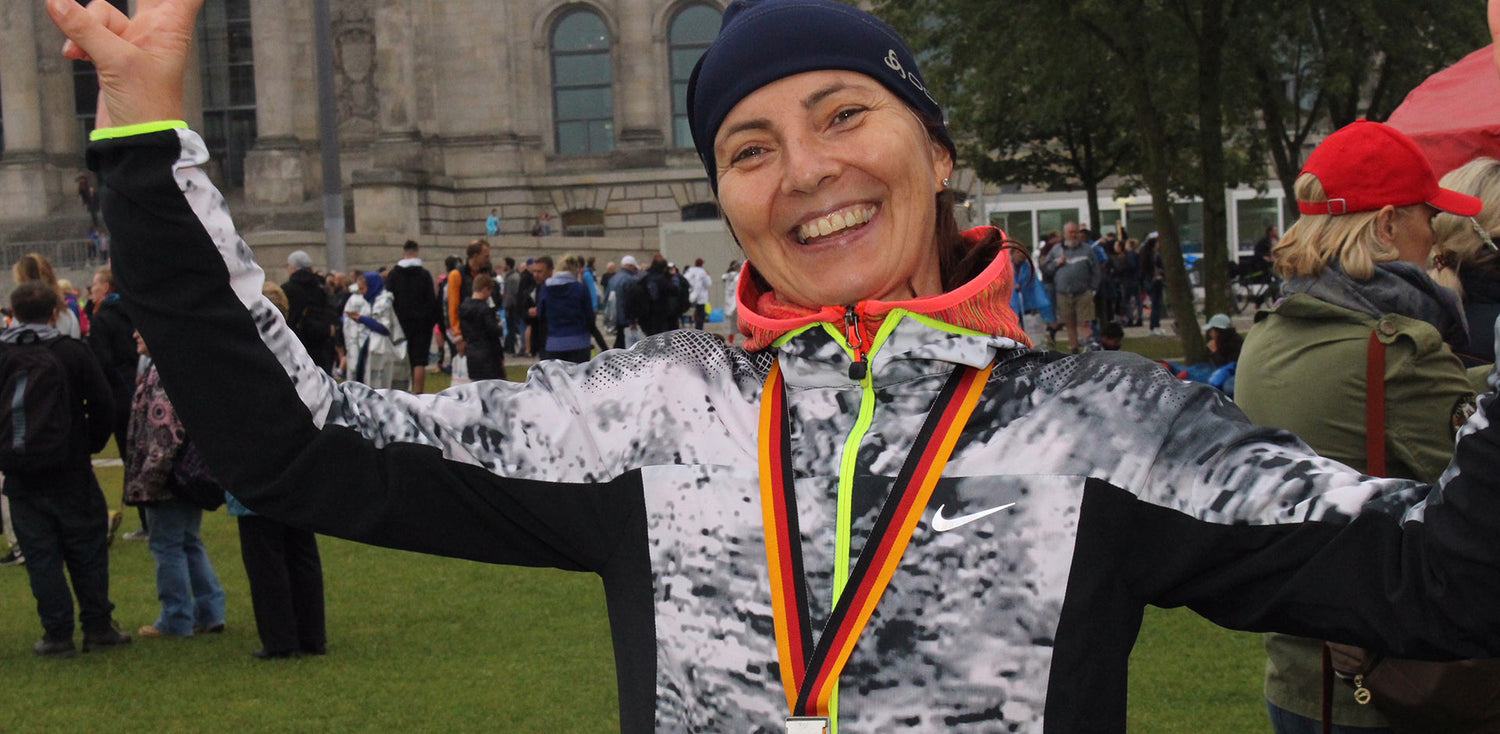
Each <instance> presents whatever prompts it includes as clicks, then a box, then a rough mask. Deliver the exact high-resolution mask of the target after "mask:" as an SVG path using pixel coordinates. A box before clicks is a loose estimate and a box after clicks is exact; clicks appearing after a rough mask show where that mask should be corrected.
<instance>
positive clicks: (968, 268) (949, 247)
mask: <svg viewBox="0 0 1500 734" xmlns="http://www.w3.org/2000/svg"><path fill="white" fill-rule="evenodd" d="M909 109H911V111H912V114H914V115H916V116H917V120H919V121H920V122H921V123H922V129H923V130H925V131H926V132H927V139H928V141H929V142H931V143H933V144H941V143H942V141H943V140H944V139H945V137H944V136H945V135H946V134H947V133H946V128H944V127H943V123H942V121H941V120H935V119H933V118H932V117H930V116H929V115H926V114H924V113H923V112H921V111H919V110H917V109H916V108H910V107H909ZM935 198H936V201H935V202H934V205H935V206H936V208H937V212H936V213H937V216H936V217H934V220H935V222H934V225H933V240H932V241H933V243H934V244H935V245H936V246H937V255H938V270H939V272H940V273H941V274H942V279H943V290H944V291H951V290H953V289H954V288H957V287H959V286H961V285H963V284H964V283H967V282H969V281H970V280H973V279H974V278H975V276H978V275H979V273H980V272H982V271H983V270H984V269H985V268H986V267H989V264H990V263H992V262H994V260H995V257H996V256H997V255H999V254H1000V247H1001V242H1000V239H999V238H998V237H992V238H989V239H986V240H985V241H984V242H982V243H980V244H978V245H970V244H969V243H968V242H967V241H966V240H964V236H963V230H961V229H959V226H958V217H957V215H955V214H954V207H955V205H956V204H957V203H958V195H957V194H955V193H954V192H953V189H950V188H946V187H945V188H943V190H942V191H939V192H938V193H937V196H936V197H935Z"/></svg>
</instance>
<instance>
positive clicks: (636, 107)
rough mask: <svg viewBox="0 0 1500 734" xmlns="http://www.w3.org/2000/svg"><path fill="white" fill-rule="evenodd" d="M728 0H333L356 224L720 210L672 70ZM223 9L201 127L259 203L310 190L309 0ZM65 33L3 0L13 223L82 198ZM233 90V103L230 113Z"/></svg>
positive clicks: (204, 73)
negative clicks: (684, 131)
mask: <svg viewBox="0 0 1500 734" xmlns="http://www.w3.org/2000/svg"><path fill="white" fill-rule="evenodd" d="M121 4H122V5H123V4H124V3H123V0H122V2H121ZM722 5H723V3H722V2H719V0H585V1H583V2H579V1H578V0H507V1H506V2H495V1H494V0H376V1H375V2H370V1H369V0H331V10H332V18H333V23H332V25H333V28H332V30H333V39H334V54H335V56H334V58H335V74H336V79H337V81H336V86H337V90H338V117H339V122H338V130H339V138H340V147H341V153H342V155H341V167H342V171H343V178H344V182H343V183H344V187H345V196H346V199H347V201H348V203H349V204H350V205H352V214H353V216H352V220H353V221H352V229H353V230H354V232H356V233H396V234H407V235H413V236H415V235H460V234H465V235H472V234H476V233H482V232H483V223H484V220H485V218H486V217H487V216H488V215H489V213H490V210H491V209H495V210H497V211H498V214H499V216H500V219H501V222H502V225H501V231H502V233H504V234H529V233H530V231H531V228H532V226H533V223H534V221H535V220H536V218H537V215H538V213H539V212H542V211H547V212H549V213H550V214H551V215H552V216H553V217H554V218H555V222H556V224H555V225H554V226H555V227H556V228H557V230H558V231H557V232H556V233H557V234H590V235H601V234H603V235H608V236H611V237H616V236H623V237H629V238H641V239H650V238H653V237H654V236H655V231H656V230H657V228H658V226H659V225H660V224H663V223H667V222H676V221H681V220H682V219H683V218H684V212H686V214H687V217H688V218H689V219H691V218H695V217H703V218H713V217H714V216H716V210H715V208H714V206H713V196H712V192H711V191H710V190H709V187H708V185H707V182H706V180H705V179H704V175H703V171H702V169H701V167H700V166H699V164H698V162H697V159H696V157H695V156H694V155H693V152H692V148H691V146H690V144H689V143H688V142H687V141H686V140H681V139H677V138H676V137H674V112H680V102H678V103H677V105H678V109H676V110H674V99H673V93H674V82H673V75H674V74H676V75H677V76H678V77H679V79H680V80H685V78H686V74H687V71H688V70H689V69H690V68H691V63H692V60H694V59H695V58H696V52H695V50H694V49H695V48H696V49H697V52H701V46H702V44H703V43H706V39H705V36H704V34H705V33H706V34H707V36H706V38H712V34H713V32H714V31H716V30H717V26H718V17H719V14H720V12H721V10H722ZM225 16H228V20H229V25H230V26H231V27H230V28H229V30H228V31H227V35H228V36H229V38H227V39H225V38H222V36H225V35H226V31H225V29H224V20H225ZM216 18H217V21H218V27H217V28H214V29H210V30H209V31H208V32H207V33H206V34H200V35H205V36H209V37H212V36H215V35H218V36H221V38H220V39H219V40H220V41H222V43H221V47H220V48H209V47H207V46H206V45H204V43H203V42H202V41H201V40H200V45H199V49H198V51H199V55H200V59H199V62H200V63H199V64H198V65H197V69H195V71H196V72H197V77H198V78H196V79H194V80H191V81H190V84H189V86H190V87H193V88H195V92H197V93H196V94H194V95H193V96H194V97H195V99H192V100H190V104H189V108H190V110H191V112H190V113H189V117H190V118H195V119H189V123H190V124H192V125H193V126H194V127H195V128H196V129H199V130H201V131H203V132H204V133H205V137H210V138H213V137H215V136H217V137H218V138H219V141H218V144H217V145H215V141H214V140H212V139H211V140H210V143H211V146H214V147H217V148H218V150H219V151H222V152H223V153H224V154H226V155H228V156H230V159H227V160H221V161H220V163H219V166H218V167H217V168H215V169H214V170H215V171H216V173H217V175H219V177H221V178H222V179H224V181H223V183H226V184H227V186H226V188H228V189H230V190H231V191H232V192H234V193H235V194H236V197H235V198H241V197H242V199H243V202H244V203H245V205H247V206H249V207H251V208H257V207H262V208H263V207H292V208H297V207H298V206H301V205H304V204H306V203H307V202H316V201H317V200H318V198H319V197H320V195H321V191H322V182H321V176H322V173H321V168H320V165H319V141H318V118H317V114H318V97H317V83H316V78H315V69H316V58H315V45H314V33H313V9H312V3H310V2H306V0H208V3H207V6H206V8H205V13H204V23H212V22H214V19H216ZM246 34H248V39H247V38H246ZM61 40H62V39H61V36H60V34H58V33H57V31H56V29H54V28H53V27H52V25H51V23H50V22H49V21H48V20H47V18H46V16H45V13H44V10H43V7H42V3H39V2H8V3H4V6H3V9H0V105H3V109H0V121H3V130H4V136H5V146H4V154H3V157H0V219H5V220H22V219H29V218H40V217H45V216H47V215H48V214H49V213H51V212H53V211H56V210H58V209H59V208H61V207H76V206H77V202H76V199H75V198H74V189H73V188H72V187H73V177H74V176H75V175H76V174H77V173H78V172H80V171H81V166H82V158H81V153H82V147H83V145H84V143H83V132H82V131H80V129H79V126H80V124H81V122H80V121H81V118H80V116H79V109H78V105H77V104H76V103H75V95H76V94H78V90H75V88H74V82H75V74H74V73H73V69H72V68H71V67H70V62H67V61H66V60H64V59H62V58H61V57H60V56H59V54H58V48H59V47H60V45H61ZM225 58H227V59H228V62H227V63H226V62H225ZM246 61H249V63H245V62H246ZM684 64H686V66H684ZM225 67H228V69H227V72H226V71H225ZM220 76H222V77H224V78H223V79H222V80H220V79H217V78H216V77H220ZM205 80H207V81H205ZM220 81H227V84H220V85H219V86H221V87H222V86H227V87H229V88H228V89H219V90H215V88H214V85H215V83H216V82H220ZM247 81H248V82H250V84H249V85H247V84H246V82H247ZM205 84H206V86H205ZM247 87H248V88H249V89H251V90H252V91H250V92H249V95H248V97H247V95H246V92H245V90H246V88H247ZM677 89H678V91H679V93H680V89H681V84H680V81H679V84H678V85H677ZM219 97H234V98H237V99H234V100H231V102H232V105H230V106H232V107H235V108H238V111H239V114H238V115H219V114H217V113H218V108H221V107H224V106H225V105H223V104H221V103H220V102H219V101H218V100H216V98H219ZM247 112H248V114H246V113H247ZM205 113H207V114H205ZM211 118H212V119H211ZM590 126H592V129H590ZM579 130H582V131H583V133H584V135H585V140H584V144H583V145H581V146H580V145H577V144H576V143H577V141H578V140H579V136H578V135H577V134H576V133H577V132H578V131H579ZM247 132H248V133H249V134H248V135H247ZM590 133H591V134H592V138H591V139H588V135H589V134H590ZM236 135H238V136H239V138H240V139H238V140H231V141H230V143H231V144H229V145H227V146H226V143H225V139H226V138H233V137H234V136H236ZM245 138H248V139H245Z"/></svg>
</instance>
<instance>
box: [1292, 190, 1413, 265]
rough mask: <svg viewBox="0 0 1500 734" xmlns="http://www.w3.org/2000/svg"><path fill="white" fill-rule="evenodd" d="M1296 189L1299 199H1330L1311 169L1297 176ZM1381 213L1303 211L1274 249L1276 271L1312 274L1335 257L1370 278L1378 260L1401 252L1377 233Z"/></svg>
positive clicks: (1313, 201) (1318, 200) (1387, 258)
mask: <svg viewBox="0 0 1500 734" xmlns="http://www.w3.org/2000/svg"><path fill="white" fill-rule="evenodd" d="M1294 190H1295V192H1296V196H1297V201H1304V202H1308V203H1315V202H1323V201H1327V200H1328V195H1327V194H1326V193H1324V192H1323V184H1322V182H1321V181H1319V180H1318V177H1317V176H1314V175H1313V174H1311V173H1304V174H1302V175H1301V176H1298V177H1297V183H1296V184H1295V188H1294ZM1379 213H1380V212H1379V211H1378V210H1377V211H1368V212H1354V213H1351V214H1342V215H1339V216H1333V215H1331V214H1303V215H1302V218H1301V219H1298V220H1297V223H1296V224H1293V225H1292V226H1291V227H1289V228H1288V229H1287V231H1286V234H1285V235H1282V237H1281V242H1279V243H1277V245H1276V247H1275V248H1274V249H1272V251H1271V253H1272V256H1273V257H1274V258H1275V260H1276V272H1277V273H1279V274H1280V275H1281V277H1283V278H1313V277H1317V275H1318V274H1320V273H1322V272H1323V268H1325V267H1327V266H1328V264H1329V263H1331V262H1333V261H1334V259H1335V258H1336V259H1338V262H1339V267H1340V268H1341V269H1343V271H1344V273H1345V274H1347V275H1348V276H1349V277H1351V278H1353V279H1355V280H1369V279H1370V278H1371V277H1372V276H1374V275H1375V264H1376V263H1382V262H1389V261H1391V260H1395V259H1396V258H1397V257H1398V255H1399V254H1400V253H1399V252H1398V251H1397V250H1396V248H1395V247H1393V246H1391V245H1387V244H1384V243H1382V242H1381V241H1380V238H1378V237H1376V236H1375V217H1376V216H1377V215H1378V214H1379Z"/></svg>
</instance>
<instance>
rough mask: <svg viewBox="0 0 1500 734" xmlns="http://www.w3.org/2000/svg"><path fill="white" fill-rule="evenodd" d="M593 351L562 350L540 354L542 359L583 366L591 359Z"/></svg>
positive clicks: (586, 349)
mask: <svg viewBox="0 0 1500 734" xmlns="http://www.w3.org/2000/svg"><path fill="white" fill-rule="evenodd" d="M593 357H594V354H593V350H592V349H589V348H588V347H584V348H583V349H564V350H562V351H560V352H542V359H559V360H562V361H564V362H572V363H574V364H583V363H584V362H587V361H589V360H590V359H593Z"/></svg>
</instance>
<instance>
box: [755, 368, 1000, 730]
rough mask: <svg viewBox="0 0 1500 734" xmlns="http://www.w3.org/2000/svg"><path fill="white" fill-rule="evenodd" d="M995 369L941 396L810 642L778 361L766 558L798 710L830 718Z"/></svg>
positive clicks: (764, 415) (769, 437)
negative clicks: (842, 678) (864, 635)
mask: <svg viewBox="0 0 1500 734" xmlns="http://www.w3.org/2000/svg"><path fill="white" fill-rule="evenodd" d="M992 368H993V365H990V366H986V367H985V368H984V369H975V368H973V367H961V368H958V369H955V370H954V371H953V374H952V376H951V377H949V378H948V382H947V383H945V384H944V385H943V389H942V391H941V392H940V393H939V394H938V398H937V401H936V403H935V407H934V408H933V410H932V411H931V412H929V413H928V414H927V420H926V421H924V422H923V424H922V430H921V431H920V432H918V434H917V436H916V438H915V440H914V441H913V445H912V449H911V453H910V454H908V455H907V457H906V462H905V463H904V464H902V466H901V471H900V473H899V474H897V475H896V480H895V482H894V483H893V484H892V486H891V494H890V496H889V497H887V498H886V502H885V505H884V506H883V507H882V508H881V510H880V515H879V516H878V517H877V518H876V520H875V525H874V527H873V528H871V530H870V537H869V539H868V540H867V541H866V542H865V547H864V549H863V550H862V551H860V554H859V560H858V561H857V562H856V563H855V565H854V568H853V569H851V570H850V572H849V579H848V583H847V584H846V585H845V587H844V593H843V594H841V595H840V596H839V598H838V600H837V601H836V602H835V604H834V607H833V611H832V612H831V613H830V614H829V615H828V621H827V623H826V624H825V625H824V626H823V631H822V634H821V635H820V636H819V638H818V644H817V645H816V646H814V645H813V644H812V629H811V619H810V616H809V613H808V607H807V586H806V584H805V583H804V582H803V578H804V576H803V566H802V543H801V536H800V535H799V531H798V528H797V502H796V493H795V491H794V488H793V486H792V485H793V482H792V479H793V477H792V464H791V453H792V452H791V438H790V436H789V433H790V431H789V421H788V417H787V412H786V389H785V384H784V383H783V380H782V375H781V369H780V366H779V364H773V365H772V366H771V373H770V375H768V376H767V377H766V385H765V390H764V392H763V393H762V395H761V415H760V477H761V479H760V486H761V509H762V513H763V514H764V521H765V536H766V558H767V561H768V565H769V569H770V576H771V606H772V610H773V612H774V615H775V629H776V652H777V655H778V657H779V659H780V662H781V681H782V684H783V685H784V686H785V688H786V695H787V703H788V704H789V705H790V706H791V712H792V715H793V716H828V715H829V713H828V711H829V700H830V698H831V696H832V695H833V692H834V691H835V690H836V689H837V688H838V678H839V673H840V672H841V671H842V670H843V669H844V665H845V664H846V663H847V662H848V661H849V656H850V655H851V654H852V653H853V652H854V646H855V644H856V643H857V642H858V641H859V635H860V633H861V632H862V631H864V628H865V624H866V623H867V622H869V621H870V616H871V615H872V614H874V612H875V607H876V605H878V604H879V603H880V597H881V596H882V595H883V594H884V593H885V589H886V586H887V585H888V584H889V583H890V580H891V577H892V576H893V575H894V574H895V572H896V567H897V566H899V565H900V562H901V556H902V554H903V553H905V552H906V546H907V544H908V543H909V542H910V541H911V536H912V532H913V531H914V530H915V529H916V526H917V522H918V521H919V520H921V519H922V513H923V512H924V511H925V510H926V508H927V501H928V499H930V498H931V497H932V491H933V489H934V488H935V487H936V486H937V481H938V477H940V476H941V475H942V473H943V467H944V466H946V465H947V464H948V458H949V457H950V456H952V454H953V447H954V445H955V444H956V443H957V442H958V436H959V434H960V433H961V432H962V431H963V428H964V425H965V424H967V423H968V421H969V416H970V415H971V414H973V412H974V407H975V406H976V405H977V404H978V403H979V396H980V395H981V393H983V391H984V385H985V383H986V382H988V381H989V376H990V371H991V369H992Z"/></svg>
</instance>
